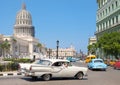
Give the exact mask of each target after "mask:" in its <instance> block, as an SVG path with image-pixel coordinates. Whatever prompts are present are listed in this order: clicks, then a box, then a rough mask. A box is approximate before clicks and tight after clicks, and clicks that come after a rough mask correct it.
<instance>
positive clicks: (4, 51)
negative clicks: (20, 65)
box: [1, 40, 10, 57]
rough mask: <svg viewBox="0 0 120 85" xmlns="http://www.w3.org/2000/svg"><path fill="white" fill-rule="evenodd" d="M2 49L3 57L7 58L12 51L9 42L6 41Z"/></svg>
mask: <svg viewBox="0 0 120 85" xmlns="http://www.w3.org/2000/svg"><path fill="white" fill-rule="evenodd" d="M1 49H2V56H3V57H5V56H6V55H7V54H8V53H9V51H10V44H9V42H8V40H5V41H4V42H3V43H2V44H1Z"/></svg>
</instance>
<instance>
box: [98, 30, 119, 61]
mask: <svg viewBox="0 0 120 85" xmlns="http://www.w3.org/2000/svg"><path fill="white" fill-rule="evenodd" d="M97 44H98V48H101V49H102V50H103V51H104V52H105V53H106V55H112V56H115V58H116V59H118V58H119V57H118V56H119V55H120V33H119V32H112V33H105V34H104V35H103V36H101V37H100V38H99V39H98V42H97Z"/></svg>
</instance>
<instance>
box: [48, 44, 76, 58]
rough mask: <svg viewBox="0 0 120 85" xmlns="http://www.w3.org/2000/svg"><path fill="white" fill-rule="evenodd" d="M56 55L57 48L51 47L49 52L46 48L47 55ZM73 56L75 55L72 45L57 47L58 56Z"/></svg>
mask: <svg viewBox="0 0 120 85" xmlns="http://www.w3.org/2000/svg"><path fill="white" fill-rule="evenodd" d="M56 55H57V49H51V50H50V53H49V50H48V56H50V57H56ZM75 56H76V50H75V48H74V47H73V46H72V45H71V46H70V47H69V48H58V58H66V57H75Z"/></svg>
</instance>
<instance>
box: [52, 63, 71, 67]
mask: <svg viewBox="0 0 120 85" xmlns="http://www.w3.org/2000/svg"><path fill="white" fill-rule="evenodd" d="M64 64H67V66H72V65H71V63H70V62H55V63H54V64H53V65H52V66H56V67H59V66H63V65H64Z"/></svg>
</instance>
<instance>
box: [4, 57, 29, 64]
mask: <svg viewBox="0 0 120 85" xmlns="http://www.w3.org/2000/svg"><path fill="white" fill-rule="evenodd" d="M3 60H4V61H12V62H18V63H30V62H31V59H27V58H20V59H16V58H4V59H3Z"/></svg>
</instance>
